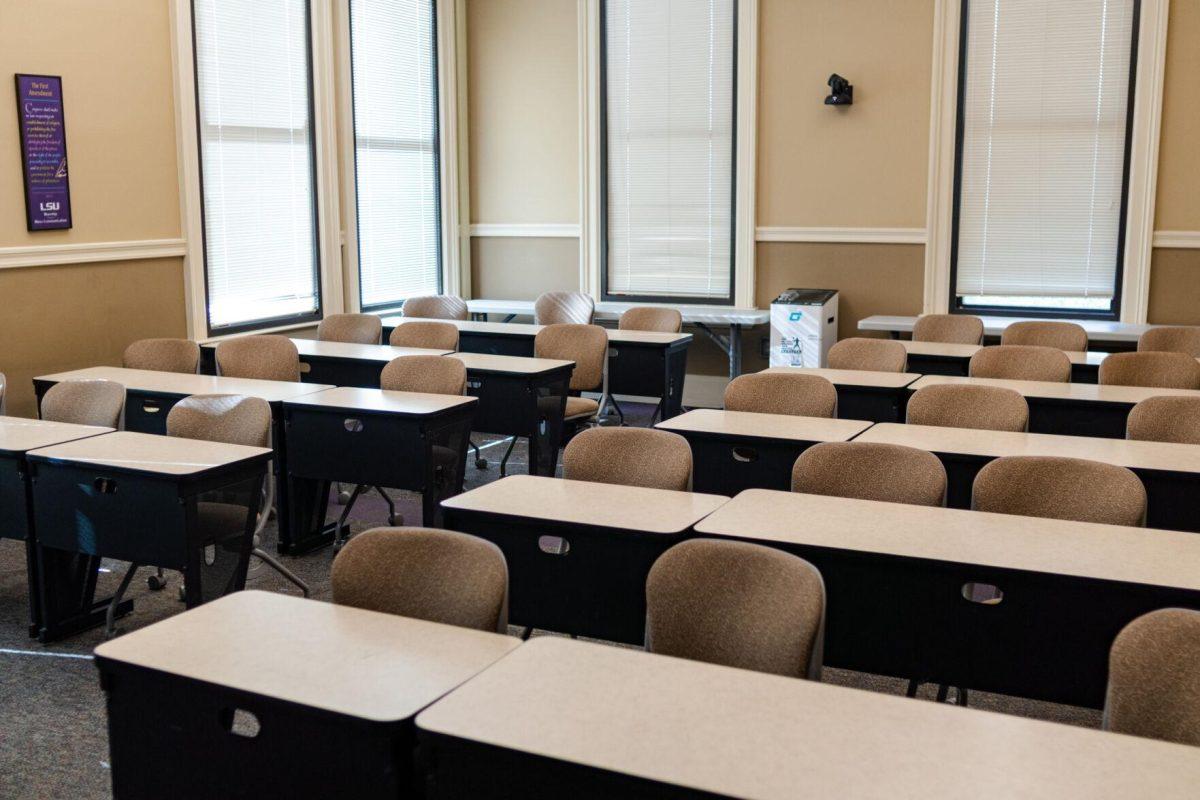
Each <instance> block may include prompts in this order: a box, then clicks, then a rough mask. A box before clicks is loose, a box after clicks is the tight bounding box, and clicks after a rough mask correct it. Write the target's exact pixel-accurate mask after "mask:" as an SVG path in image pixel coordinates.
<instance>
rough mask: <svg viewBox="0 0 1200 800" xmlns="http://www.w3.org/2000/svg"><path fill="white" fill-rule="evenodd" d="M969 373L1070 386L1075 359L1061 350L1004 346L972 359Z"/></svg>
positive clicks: (975, 376)
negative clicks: (1072, 365)
mask: <svg viewBox="0 0 1200 800" xmlns="http://www.w3.org/2000/svg"><path fill="white" fill-rule="evenodd" d="M967 372H968V374H969V375H970V376H971V377H972V378H1004V379H1006V380H1010V381H1053V382H1054V383H1069V382H1070V380H1071V359H1069V358H1067V354H1066V353H1065V352H1063V351H1062V350H1059V349H1058V348H1057V347H1035V346H1033V345H1015V344H1001V345H995V346H992V347H984V348H981V349H980V350H979V352H977V353H976V354H975V355H973V356H971V362H970V365H969V366H968V368H967Z"/></svg>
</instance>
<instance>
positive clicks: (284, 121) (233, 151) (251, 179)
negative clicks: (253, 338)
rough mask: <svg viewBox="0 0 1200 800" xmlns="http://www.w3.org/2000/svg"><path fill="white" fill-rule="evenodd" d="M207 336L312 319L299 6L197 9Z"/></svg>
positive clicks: (208, 5) (312, 216)
mask: <svg viewBox="0 0 1200 800" xmlns="http://www.w3.org/2000/svg"><path fill="white" fill-rule="evenodd" d="M192 15H193V20H192V22H193V30H194V32H195V42H196V46H195V52H196V103H197V115H196V116H197V125H198V128H199V138H200V164H201V178H202V190H201V194H202V199H203V217H204V264H205V278H206V283H207V301H208V330H209V333H210V334H216V333H233V332H236V331H238V330H250V329H254V328H262V327H267V326H270V325H280V324H285V323H290V322H305V321H311V320H315V319H317V318H319V317H320V313H321V293H320V280H319V277H318V258H317V227H316V208H315V194H316V192H315V183H314V173H315V170H314V168H313V157H314V155H313V137H312V99H311V91H310V64H309V22H308V4H307V3H306V2H305V0H193V3H192Z"/></svg>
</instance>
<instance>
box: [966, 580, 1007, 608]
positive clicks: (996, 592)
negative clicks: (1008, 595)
mask: <svg viewBox="0 0 1200 800" xmlns="http://www.w3.org/2000/svg"><path fill="white" fill-rule="evenodd" d="M962 596H963V599H964V600H966V601H967V602H968V603H977V604H979V605H981V606H998V605H1000V603H1002V602H1004V590H1002V589H1001V588H1000V587H999V586H996V585H995V584H993V583H980V582H978V581H968V582H967V583H964V584H963V586H962Z"/></svg>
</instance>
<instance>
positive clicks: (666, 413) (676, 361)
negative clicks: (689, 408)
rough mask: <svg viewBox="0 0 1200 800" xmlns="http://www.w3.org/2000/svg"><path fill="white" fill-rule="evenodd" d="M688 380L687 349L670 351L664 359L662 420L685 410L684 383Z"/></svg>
mask: <svg viewBox="0 0 1200 800" xmlns="http://www.w3.org/2000/svg"><path fill="white" fill-rule="evenodd" d="M686 379H687V348H686V347H681V348H679V349H678V350H674V351H672V350H668V351H667V352H666V354H665V355H664V357H663V394H662V419H664V420H666V419H670V418H671V417H675V416H678V415H679V413H680V412H681V411H682V410H683V383H684V381H685V380H686Z"/></svg>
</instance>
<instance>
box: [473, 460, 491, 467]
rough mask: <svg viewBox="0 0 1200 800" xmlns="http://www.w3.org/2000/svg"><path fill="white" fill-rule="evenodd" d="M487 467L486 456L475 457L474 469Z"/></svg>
mask: <svg viewBox="0 0 1200 800" xmlns="http://www.w3.org/2000/svg"><path fill="white" fill-rule="evenodd" d="M487 468H488V462H487V459H486V458H477V459H475V469H487Z"/></svg>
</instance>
